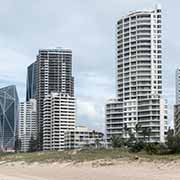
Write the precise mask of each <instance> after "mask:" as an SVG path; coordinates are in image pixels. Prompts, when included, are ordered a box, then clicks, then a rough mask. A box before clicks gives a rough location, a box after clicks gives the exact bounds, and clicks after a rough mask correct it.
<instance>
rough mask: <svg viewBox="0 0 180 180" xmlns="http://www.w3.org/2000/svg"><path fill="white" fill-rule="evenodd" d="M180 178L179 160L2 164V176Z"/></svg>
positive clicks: (5, 179) (28, 179) (24, 179)
mask: <svg viewBox="0 0 180 180" xmlns="http://www.w3.org/2000/svg"><path fill="white" fill-rule="evenodd" d="M101 179H102V180H110V179H112V180H121V179H122V180H179V179H180V163H179V162H174V161H170V162H141V161H134V162H133V161H119V162H118V161H114V162H112V161H111V162H108V161H103V160H100V161H95V162H86V163H76V164H74V163H72V162H70V163H49V164H39V163H33V164H30V165H28V164H25V163H23V162H16V163H10V164H2V165H0V180H101Z"/></svg>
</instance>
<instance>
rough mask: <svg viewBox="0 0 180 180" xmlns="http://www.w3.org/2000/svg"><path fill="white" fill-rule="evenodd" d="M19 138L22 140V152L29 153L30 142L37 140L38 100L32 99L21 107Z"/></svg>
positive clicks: (22, 103)
mask: <svg viewBox="0 0 180 180" xmlns="http://www.w3.org/2000/svg"><path fill="white" fill-rule="evenodd" d="M18 131H19V132H18V134H19V136H18V138H19V139H20V140H21V151H24V152H26V151H28V150H29V148H30V140H31V139H32V138H33V139H34V140H35V139H37V108H36V100H35V99H30V100H29V101H27V102H21V103H20V105H19V128H18Z"/></svg>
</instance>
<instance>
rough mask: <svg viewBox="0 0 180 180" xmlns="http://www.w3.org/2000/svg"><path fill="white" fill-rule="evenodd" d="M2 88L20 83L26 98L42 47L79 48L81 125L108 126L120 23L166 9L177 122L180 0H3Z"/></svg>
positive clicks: (170, 95)
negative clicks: (29, 69) (107, 105)
mask: <svg viewBox="0 0 180 180" xmlns="http://www.w3.org/2000/svg"><path fill="white" fill-rule="evenodd" d="M0 1H1V6H0V87H3V86H6V85H10V84H15V85H17V89H18V93H19V97H20V100H21V101H24V100H25V86H26V68H27V66H28V65H29V64H31V63H32V62H34V61H35V59H36V55H37V53H38V50H39V49H41V48H55V47H64V48H70V49H72V51H73V75H74V77H75V94H76V97H77V124H80V125H88V126H89V127H90V128H92V129H97V130H102V131H103V130H104V124H105V114H104V107H105V103H106V101H107V100H108V99H109V98H112V97H115V62H116V57H115V43H116V42H115V32H116V29H115V28H116V22H117V20H118V19H120V18H121V17H122V16H123V15H126V14H127V13H128V12H129V11H132V10H141V9H151V8H153V7H154V6H155V4H157V3H160V4H161V6H162V10H163V60H162V62H163V95H164V97H165V98H167V100H168V105H169V122H170V125H172V120H173V116H172V114H173V104H174V102H175V69H176V68H177V67H179V66H180V58H179V57H180V33H179V32H180V23H179V22H178V21H177V19H178V18H179V17H180V11H179V7H180V1H178V0H173V3H172V1H169V0H65V1H64V0H28V1H23V0H5V1H3V0H0Z"/></svg>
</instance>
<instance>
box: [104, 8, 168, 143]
mask: <svg viewBox="0 0 180 180" xmlns="http://www.w3.org/2000/svg"><path fill="white" fill-rule="evenodd" d="M161 16H162V15H161V8H159V7H156V8H155V9H153V10H143V11H135V12H130V13H129V14H128V15H127V16H124V17H122V18H121V19H120V20H119V21H118V22H117V34H116V35H117V36H116V39H117V57H116V59H117V62H116V79H117V82H116V90H117V91H116V92H117V97H116V99H114V100H111V101H109V102H108V103H107V104H106V134H107V140H108V141H110V138H111V137H112V136H113V135H122V136H123V137H125V136H126V132H125V131H126V130H125V129H131V130H132V131H133V129H134V128H135V126H136V125H137V124H140V125H141V127H142V128H149V129H150V130H151V136H150V141H151V142H164V141H165V136H166V132H167V104H166V101H164V100H163V98H162V38H161V34H162V27H161V26H162V23H161V21H162V20H161V19H162V17H161Z"/></svg>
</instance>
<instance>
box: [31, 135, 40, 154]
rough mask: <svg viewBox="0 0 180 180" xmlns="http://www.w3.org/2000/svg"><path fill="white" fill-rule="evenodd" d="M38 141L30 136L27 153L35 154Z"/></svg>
mask: <svg viewBox="0 0 180 180" xmlns="http://www.w3.org/2000/svg"><path fill="white" fill-rule="evenodd" d="M38 145H39V143H38V140H37V139H35V138H34V136H31V139H30V141H29V150H28V151H29V152H35V151H38Z"/></svg>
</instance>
